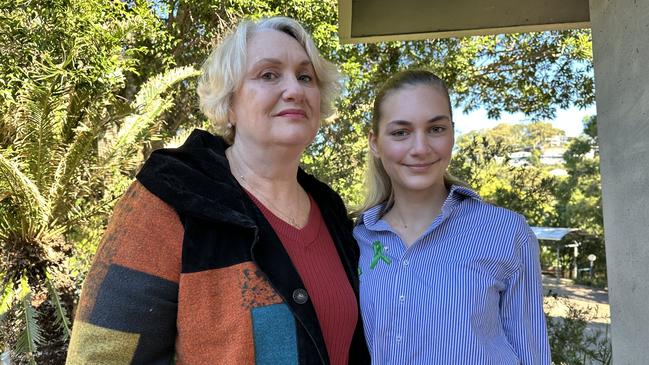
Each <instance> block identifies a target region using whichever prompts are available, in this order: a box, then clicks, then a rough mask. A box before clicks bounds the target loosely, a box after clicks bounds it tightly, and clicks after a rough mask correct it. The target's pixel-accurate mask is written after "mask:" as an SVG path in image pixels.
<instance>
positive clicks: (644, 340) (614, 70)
mask: <svg viewBox="0 0 649 365" xmlns="http://www.w3.org/2000/svg"><path fill="white" fill-rule="evenodd" d="M590 20H591V26H592V30H593V52H594V55H593V56H594V65H595V85H596V89H597V92H596V99H597V123H598V134H599V143H600V153H601V173H602V189H603V207H604V230H605V238H606V260H607V264H608V283H609V300H610V304H611V323H612V326H611V327H612V328H611V330H612V336H613V363H614V364H616V365H623V364H634V365H635V364H647V362H648V361H649V360H648V359H649V357H648V355H647V354H648V351H649V61H647V60H649V1H647V0H590Z"/></svg>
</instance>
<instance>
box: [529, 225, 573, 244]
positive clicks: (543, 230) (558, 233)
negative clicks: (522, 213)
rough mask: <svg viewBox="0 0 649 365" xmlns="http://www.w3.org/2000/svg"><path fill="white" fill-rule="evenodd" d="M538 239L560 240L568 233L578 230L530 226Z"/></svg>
mask: <svg viewBox="0 0 649 365" xmlns="http://www.w3.org/2000/svg"><path fill="white" fill-rule="evenodd" d="M530 228H532V232H534V235H535V236H536V239H538V240H545V241H561V240H562V239H563V237H565V236H566V235H567V234H568V233H570V232H573V231H578V229H577V228H558V227H530Z"/></svg>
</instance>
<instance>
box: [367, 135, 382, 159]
mask: <svg viewBox="0 0 649 365" xmlns="http://www.w3.org/2000/svg"><path fill="white" fill-rule="evenodd" d="M367 139H368V142H369V145H370V152H371V153H372V155H373V156H374V157H376V158H381V157H380V156H379V150H378V148H377V147H376V135H375V134H374V131H370V134H369V136H368V138H367Z"/></svg>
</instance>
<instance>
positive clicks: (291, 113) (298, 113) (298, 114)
mask: <svg viewBox="0 0 649 365" xmlns="http://www.w3.org/2000/svg"><path fill="white" fill-rule="evenodd" d="M277 116H278V117H287V118H306V112H305V111H304V110H301V109H285V110H282V111H281V112H279V113H277Z"/></svg>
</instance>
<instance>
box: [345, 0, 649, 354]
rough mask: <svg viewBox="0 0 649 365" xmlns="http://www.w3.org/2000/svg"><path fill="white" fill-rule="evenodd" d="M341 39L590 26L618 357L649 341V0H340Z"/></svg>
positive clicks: (642, 351) (410, 37)
mask: <svg viewBox="0 0 649 365" xmlns="http://www.w3.org/2000/svg"><path fill="white" fill-rule="evenodd" d="M338 5H339V15H340V16H339V19H340V28H339V33H340V39H341V41H342V42H379V41H389V40H416V39H425V38H442V37H462V36H468V35H485V34H497V33H510V32H532V31H544V30H557V29H570V28H584V27H590V28H591V29H592V32H593V53H594V55H593V57H594V67H595V82H596V102H597V105H596V106H597V123H598V138H599V145H600V157H601V159H600V167H601V170H600V171H601V174H602V190H603V197H602V199H603V210H604V229H605V240H606V256H607V257H606V258H607V270H608V283H609V293H610V304H611V323H612V338H613V361H614V363H616V364H643V363H646V361H647V357H646V351H647V350H646V347H647V344H648V343H649V309H648V308H649V306H648V304H647V303H649V280H647V278H649V61H647V60H649V0H615V1H613V0H590V1H589V0H543V1H532V0H492V1H483V0H455V1H440V0H429V1H425V0H399V1H392V0H339V2H338Z"/></svg>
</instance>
